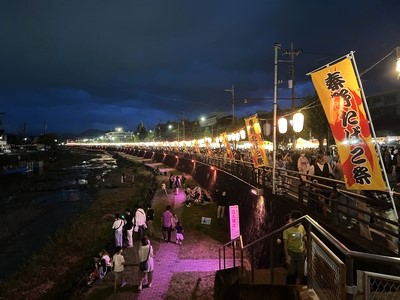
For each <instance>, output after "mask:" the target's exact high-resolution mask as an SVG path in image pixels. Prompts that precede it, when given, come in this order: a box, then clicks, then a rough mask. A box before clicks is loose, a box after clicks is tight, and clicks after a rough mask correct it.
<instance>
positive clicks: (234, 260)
mask: <svg viewBox="0 0 400 300" xmlns="http://www.w3.org/2000/svg"><path fill="white" fill-rule="evenodd" d="M232 257H233V267H236V257H235V240H233V241H232Z"/></svg>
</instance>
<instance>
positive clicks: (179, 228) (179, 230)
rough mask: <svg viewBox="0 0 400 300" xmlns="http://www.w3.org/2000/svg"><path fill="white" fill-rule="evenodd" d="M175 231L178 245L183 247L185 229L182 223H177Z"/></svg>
mask: <svg viewBox="0 0 400 300" xmlns="http://www.w3.org/2000/svg"><path fill="white" fill-rule="evenodd" d="M175 230H176V236H175V238H176V243H177V244H179V245H182V241H183V228H182V225H181V222H179V221H178V222H177V223H176V226H175Z"/></svg>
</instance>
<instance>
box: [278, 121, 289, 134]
mask: <svg viewBox="0 0 400 300" xmlns="http://www.w3.org/2000/svg"><path fill="white" fill-rule="evenodd" d="M287 127H288V122H287V120H286V118H280V119H279V120H278V128H279V132H280V133H286V132H287Z"/></svg>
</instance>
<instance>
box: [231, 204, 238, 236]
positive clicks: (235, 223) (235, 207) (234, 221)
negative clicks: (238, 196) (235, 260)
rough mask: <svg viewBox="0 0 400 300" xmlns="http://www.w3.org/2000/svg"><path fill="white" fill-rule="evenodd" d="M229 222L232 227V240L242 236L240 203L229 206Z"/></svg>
mask: <svg viewBox="0 0 400 300" xmlns="http://www.w3.org/2000/svg"><path fill="white" fill-rule="evenodd" d="M229 224H230V229H231V240H234V239H237V238H238V237H239V236H240V222H239V205H231V206H229Z"/></svg>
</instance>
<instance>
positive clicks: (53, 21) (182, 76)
mask: <svg viewBox="0 0 400 300" xmlns="http://www.w3.org/2000/svg"><path fill="white" fill-rule="evenodd" d="M399 13H400V1H398V0H374V1H373V0H364V1H349V0H346V1H344V0H338V1H314V0H308V1H299V0H251V1H250V0H243V1H235V0H230V1H218V0H210V1H208V0H201V1H194V0H193V1H188V0H186V1H184V0H181V1H176V0H142V1H136V0H130V1H123V0H118V1H110V0H92V1H85V0H51V1H50V0H46V1H45V0H35V1H32V0H27V1H16V0H2V1H1V2H0V39H1V45H0V112H1V113H4V114H3V115H1V120H2V123H3V124H2V126H3V129H5V130H6V132H7V133H19V132H21V130H22V128H24V124H25V128H26V130H27V133H28V134H39V133H41V132H43V130H44V124H47V129H46V132H55V133H79V132H83V131H85V130H87V129H100V130H112V129H113V128H115V127H117V126H122V127H123V128H124V129H125V130H135V129H136V127H137V125H138V123H139V122H144V124H145V125H146V127H147V128H148V129H153V128H154V125H155V124H156V123H158V122H163V123H165V122H167V121H168V120H171V121H176V120H179V119H180V118H182V116H184V117H185V119H187V120H197V119H199V118H200V117H201V116H203V115H208V114H212V112H226V113H228V114H232V101H231V93H229V92H226V91H225V89H229V88H231V86H232V84H234V85H235V108H236V109H235V115H236V116H241V117H242V116H245V115H250V114H253V113H255V112H256V111H257V110H271V104H272V102H271V101H259V100H251V99H254V98H269V99H271V98H272V97H273V83H274V65H273V63H274V47H273V46H274V43H275V42H279V43H281V44H282V48H283V49H288V48H290V47H291V43H293V47H294V49H302V50H303V53H301V54H299V55H298V56H297V57H296V58H295V79H296V81H295V82H296V85H295V94H296V97H304V96H307V95H314V94H315V91H314V88H313V86H312V84H311V78H310V77H309V76H307V75H306V73H308V72H310V71H313V70H314V69H316V68H318V67H321V66H323V65H325V64H326V63H329V62H331V61H333V60H335V59H336V58H339V57H341V56H343V55H345V54H347V53H349V52H350V51H355V58H356V62H357V65H358V69H359V71H360V72H362V71H363V70H365V69H367V68H368V67H370V66H371V65H373V64H374V63H376V62H378V61H379V60H380V59H381V58H382V57H384V56H385V55H386V54H388V53H390V52H391V51H392V50H393V49H394V48H395V47H397V46H400V16H399ZM281 53H282V52H280V54H281ZM279 58H280V59H283V60H285V59H286V60H287V59H289V57H288V56H286V57H285V56H280V57H279ZM394 63H395V54H392V55H391V56H389V57H388V58H386V59H385V60H383V61H382V62H381V63H379V64H378V65H377V66H376V67H374V68H373V69H372V70H371V71H369V72H368V73H366V74H365V75H364V76H363V77H362V80H363V86H364V90H365V92H366V95H367V96H368V95H372V94H375V93H380V92H385V91H389V90H394V89H400V81H398V80H397V79H396V74H395V73H394ZM289 66H290V64H288V63H284V62H282V63H279V66H278V68H279V76H278V79H279V80H283V81H286V80H288V79H289ZM290 94H291V92H290V90H289V89H288V88H287V85H285V84H281V85H279V97H288V96H290ZM245 98H247V99H249V100H248V103H247V104H245V103H244V101H243V99H245ZM288 102H290V101H287V100H283V99H282V100H280V101H279V105H280V106H285V105H286V106H289V105H290V103H288Z"/></svg>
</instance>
